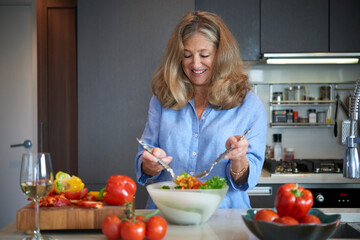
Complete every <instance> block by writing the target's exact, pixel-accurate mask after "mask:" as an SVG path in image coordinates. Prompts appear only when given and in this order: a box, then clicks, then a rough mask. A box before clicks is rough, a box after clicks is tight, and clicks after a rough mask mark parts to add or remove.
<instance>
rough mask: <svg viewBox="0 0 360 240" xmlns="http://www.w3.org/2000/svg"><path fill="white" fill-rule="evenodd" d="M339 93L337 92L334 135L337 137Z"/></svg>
mask: <svg viewBox="0 0 360 240" xmlns="http://www.w3.org/2000/svg"><path fill="white" fill-rule="evenodd" d="M339 98H340V97H339V94H336V107H335V124H334V136H335V137H337V112H338V106H339Z"/></svg>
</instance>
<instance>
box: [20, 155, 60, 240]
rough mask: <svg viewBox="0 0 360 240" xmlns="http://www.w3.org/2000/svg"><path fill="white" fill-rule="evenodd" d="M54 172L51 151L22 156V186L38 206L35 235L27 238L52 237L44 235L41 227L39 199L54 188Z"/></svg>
mask: <svg viewBox="0 0 360 240" xmlns="http://www.w3.org/2000/svg"><path fill="white" fill-rule="evenodd" d="M53 180H54V174H53V171H52V166H51V158H50V154H49V153H25V154H23V156H22V161H21V170H20V186H21V189H22V190H23V192H24V193H25V194H26V195H27V196H28V197H29V198H31V199H32V200H33V201H34V203H35V206H36V213H35V229H34V235H33V236H31V237H28V238H24V239H26V240H42V239H44V240H45V239H52V238H51V237H47V236H42V235H41V234H40V228H39V201H40V199H41V198H43V197H45V196H46V195H47V194H48V193H49V191H50V190H51V188H52V185H53Z"/></svg>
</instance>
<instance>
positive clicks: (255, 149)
mask: <svg viewBox="0 0 360 240" xmlns="http://www.w3.org/2000/svg"><path fill="white" fill-rule="evenodd" d="M254 102H255V101H254ZM257 103H258V104H257V105H256V106H252V108H253V110H252V111H248V114H251V115H252V116H251V118H252V119H253V120H254V121H252V122H249V124H248V126H247V128H246V129H249V128H251V131H250V132H249V134H248V135H247V136H246V137H247V140H248V142H249V149H248V152H247V154H246V157H247V159H248V161H249V177H248V181H247V182H246V183H244V184H242V185H237V184H236V183H235V182H234V180H233V178H232V177H231V174H230V165H231V161H230V160H229V162H228V164H227V166H226V175H227V178H228V179H229V182H230V183H231V186H232V187H233V188H234V189H237V190H241V191H246V190H249V189H252V188H254V187H255V186H256V184H257V182H258V179H259V177H260V175H261V170H262V167H263V164H264V157H265V147H266V130H267V120H266V112H265V108H264V105H263V104H262V103H261V104H260V102H259V101H258V102H257Z"/></svg>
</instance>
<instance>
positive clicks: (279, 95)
mask: <svg viewBox="0 0 360 240" xmlns="http://www.w3.org/2000/svg"><path fill="white" fill-rule="evenodd" d="M282 100H283V93H282V92H274V93H273V101H277V102H280V101H282Z"/></svg>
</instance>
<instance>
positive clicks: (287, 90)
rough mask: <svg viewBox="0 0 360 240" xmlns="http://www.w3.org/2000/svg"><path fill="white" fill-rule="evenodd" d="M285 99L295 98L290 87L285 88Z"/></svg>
mask: <svg viewBox="0 0 360 240" xmlns="http://www.w3.org/2000/svg"><path fill="white" fill-rule="evenodd" d="M285 100H290V101H291V100H295V99H294V90H293V88H292V87H288V88H285Z"/></svg>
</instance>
